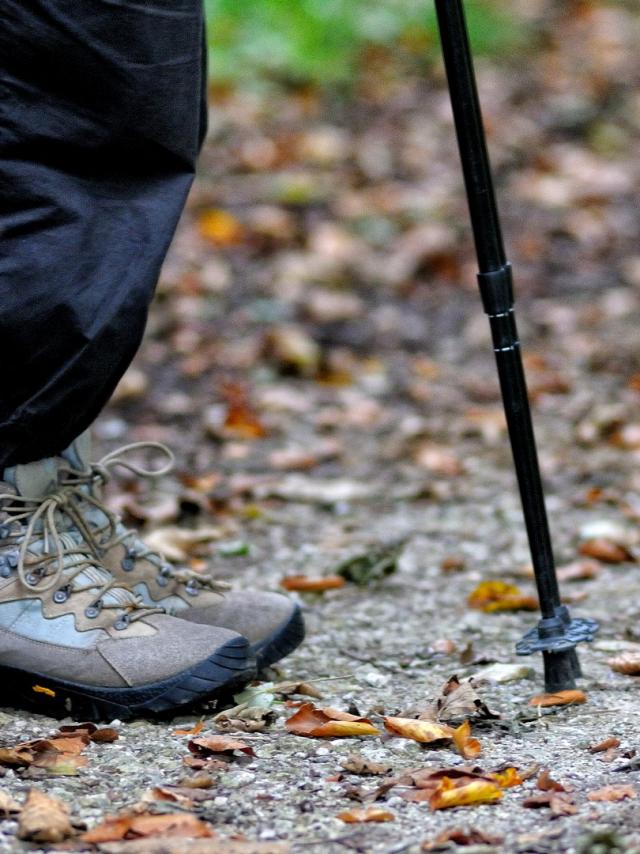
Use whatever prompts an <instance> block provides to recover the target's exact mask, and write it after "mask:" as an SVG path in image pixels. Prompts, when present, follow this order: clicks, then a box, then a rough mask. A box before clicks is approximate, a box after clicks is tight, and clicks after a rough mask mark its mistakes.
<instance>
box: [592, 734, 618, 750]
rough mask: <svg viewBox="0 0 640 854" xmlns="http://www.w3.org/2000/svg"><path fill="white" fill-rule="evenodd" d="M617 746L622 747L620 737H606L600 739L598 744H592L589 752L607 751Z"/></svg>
mask: <svg viewBox="0 0 640 854" xmlns="http://www.w3.org/2000/svg"><path fill="white" fill-rule="evenodd" d="M615 747H620V739H619V738H614V737H611V738H605V740H604V741H599V742H598V743H597V744H590V745H589V753H606V752H607V750H611V749H612V748H615Z"/></svg>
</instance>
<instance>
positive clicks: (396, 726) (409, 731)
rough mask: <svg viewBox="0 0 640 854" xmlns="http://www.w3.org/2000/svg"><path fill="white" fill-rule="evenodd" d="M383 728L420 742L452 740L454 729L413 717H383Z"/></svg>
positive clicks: (401, 736)
mask: <svg viewBox="0 0 640 854" xmlns="http://www.w3.org/2000/svg"><path fill="white" fill-rule="evenodd" d="M383 720H384V726H385V729H386V730H387V731H388V732H390V733H393V735H398V736H400V738H411V739H413V741H418V742H420V744H431V743H433V742H443V741H445V742H446V741H453V737H454V730H453V729H452V728H451V727H450V726H446V724H438V723H435V722H434V721H421V720H416V719H414V718H384V719H383Z"/></svg>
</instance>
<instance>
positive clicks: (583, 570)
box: [556, 559, 602, 582]
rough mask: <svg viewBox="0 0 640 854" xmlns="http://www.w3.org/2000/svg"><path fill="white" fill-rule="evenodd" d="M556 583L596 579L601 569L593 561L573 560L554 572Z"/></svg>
mask: <svg viewBox="0 0 640 854" xmlns="http://www.w3.org/2000/svg"><path fill="white" fill-rule="evenodd" d="M556 572H557V575H558V581H561V582H564V581H584V580H585V579H589V578H597V577H598V576H599V575H600V573H601V572H602V567H601V566H600V564H599V563H598V562H597V561H595V560H589V559H587V560H575V561H573V562H572V563H567V564H565V565H564V566H559V567H558V568H557V570H556Z"/></svg>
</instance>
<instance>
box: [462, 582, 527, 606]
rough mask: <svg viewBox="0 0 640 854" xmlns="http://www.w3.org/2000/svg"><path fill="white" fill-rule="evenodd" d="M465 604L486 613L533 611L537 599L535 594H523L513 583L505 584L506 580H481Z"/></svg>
mask: <svg viewBox="0 0 640 854" xmlns="http://www.w3.org/2000/svg"><path fill="white" fill-rule="evenodd" d="M467 604H468V605H469V607H471V608H478V609H479V610H480V611H485V612H487V613H491V612H494V611H535V610H536V609H537V607H538V600H537V599H536V598H535V596H525V595H524V594H523V593H522V592H521V591H520V588H519V587H516V585H515V584H507V582H506V581H482V582H481V583H480V584H479V585H478V586H477V587H476V589H475V590H474V591H473V592H472V593H471V594H470V596H469V598H468V600H467Z"/></svg>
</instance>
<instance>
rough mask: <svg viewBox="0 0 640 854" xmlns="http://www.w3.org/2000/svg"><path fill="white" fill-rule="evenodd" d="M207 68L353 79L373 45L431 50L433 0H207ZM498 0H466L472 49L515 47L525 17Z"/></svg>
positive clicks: (328, 80)
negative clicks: (515, 14) (516, 16)
mask: <svg viewBox="0 0 640 854" xmlns="http://www.w3.org/2000/svg"><path fill="white" fill-rule="evenodd" d="M205 6H206V10H207V20H208V34H209V45H210V51H209V59H210V74H211V77H212V79H213V80H216V81H242V80H245V81H247V80H252V79H258V78H260V77H263V78H264V77H268V78H276V79H282V80H288V81H292V82H300V83H316V84H321V85H322V84H340V83H349V82H350V81H352V80H353V79H354V78H355V76H356V74H357V71H358V68H359V67H360V66H361V60H362V56H363V52H364V51H365V49H366V48H367V47H369V46H378V47H386V48H393V49H394V51H395V50H399V51H400V52H402V53H404V54H405V55H407V56H411V55H413V56H417V57H419V59H420V60H421V61H423V57H433V56H434V55H435V53H436V50H437V46H438V36H437V26H436V15H435V9H434V4H433V0H205ZM505 8H506V6H505V3H504V2H498V0H467V3H466V9H467V20H468V24H469V30H470V33H471V38H472V41H473V46H474V50H475V51H477V52H479V53H490V54H491V53H495V52H498V51H511V50H513V49H515V48H516V47H517V46H518V44H519V43H521V42H522V39H523V32H522V25H521V24H520V23H519V22H518V21H517V20H514V19H513V18H512V17H510V16H509V15H508V13H507V12H506V11H505Z"/></svg>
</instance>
